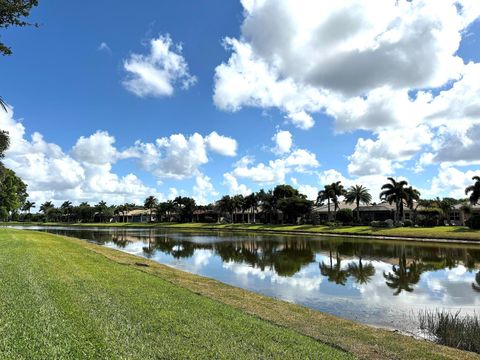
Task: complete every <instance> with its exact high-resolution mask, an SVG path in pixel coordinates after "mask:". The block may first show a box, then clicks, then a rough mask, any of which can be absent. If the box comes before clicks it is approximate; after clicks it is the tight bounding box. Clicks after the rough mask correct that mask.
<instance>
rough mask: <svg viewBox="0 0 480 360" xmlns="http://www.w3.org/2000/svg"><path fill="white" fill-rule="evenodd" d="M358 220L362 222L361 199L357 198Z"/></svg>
mask: <svg viewBox="0 0 480 360" xmlns="http://www.w3.org/2000/svg"><path fill="white" fill-rule="evenodd" d="M357 221H358V223H360V199H357Z"/></svg>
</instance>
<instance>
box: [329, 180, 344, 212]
mask: <svg viewBox="0 0 480 360" xmlns="http://www.w3.org/2000/svg"><path fill="white" fill-rule="evenodd" d="M330 193H331V194H332V202H333V204H334V208H333V218H334V220H337V210H338V209H339V206H338V198H339V197H340V196H344V195H345V189H344V187H343V185H342V184H341V181H337V182H334V183H332V184H331V185H330Z"/></svg>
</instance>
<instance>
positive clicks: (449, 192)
mask: <svg viewBox="0 0 480 360" xmlns="http://www.w3.org/2000/svg"><path fill="white" fill-rule="evenodd" d="M479 174H480V172H479V171H473V170H467V171H465V172H463V171H460V170H458V169H457V168H455V167H452V166H448V165H443V166H440V168H439V170H438V173H437V175H436V176H435V177H434V178H433V179H432V183H431V187H430V188H429V189H423V190H422V193H423V194H424V195H426V196H429V197H435V196H442V195H443V196H451V197H455V198H464V197H465V188H466V187H467V186H469V185H472V184H473V181H472V177H474V176H479Z"/></svg>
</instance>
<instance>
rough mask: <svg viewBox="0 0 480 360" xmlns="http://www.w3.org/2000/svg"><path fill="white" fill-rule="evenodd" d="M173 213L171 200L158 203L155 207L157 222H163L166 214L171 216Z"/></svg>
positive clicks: (173, 206)
mask: <svg viewBox="0 0 480 360" xmlns="http://www.w3.org/2000/svg"><path fill="white" fill-rule="evenodd" d="M174 211H175V204H174V203H173V201H172V200H168V201H166V202H161V203H158V204H157V206H156V212H157V221H158V222H161V221H162V220H163V216H166V215H167V214H172V213H173V212H174Z"/></svg>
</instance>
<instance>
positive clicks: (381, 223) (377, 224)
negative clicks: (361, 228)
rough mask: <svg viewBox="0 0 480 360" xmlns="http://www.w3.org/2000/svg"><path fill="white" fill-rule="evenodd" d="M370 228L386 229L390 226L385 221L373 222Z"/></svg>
mask: <svg viewBox="0 0 480 360" xmlns="http://www.w3.org/2000/svg"><path fill="white" fill-rule="evenodd" d="M370 226H371V227H373V228H386V227H388V225H387V223H386V222H385V221H372V222H371V223H370Z"/></svg>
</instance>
